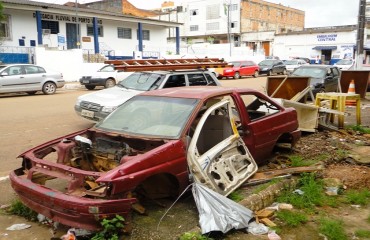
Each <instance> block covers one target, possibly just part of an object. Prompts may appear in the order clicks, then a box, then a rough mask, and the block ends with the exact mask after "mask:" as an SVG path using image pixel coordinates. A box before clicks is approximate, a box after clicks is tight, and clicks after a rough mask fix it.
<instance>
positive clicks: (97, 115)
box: [75, 105, 109, 122]
mask: <svg viewBox="0 0 370 240" xmlns="http://www.w3.org/2000/svg"><path fill="white" fill-rule="evenodd" d="M75 112H76V114H77V115H78V116H80V117H83V118H86V119H88V120H91V121H94V122H99V121H101V120H103V119H104V118H106V117H107V116H108V115H109V113H105V112H101V111H100V110H98V111H92V110H91V109H84V108H82V107H81V106H79V105H75Z"/></svg>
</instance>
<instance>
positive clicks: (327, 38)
mask: <svg viewBox="0 0 370 240" xmlns="http://www.w3.org/2000/svg"><path fill="white" fill-rule="evenodd" d="M336 40H337V34H320V35H317V41H319V42H334V41H336Z"/></svg>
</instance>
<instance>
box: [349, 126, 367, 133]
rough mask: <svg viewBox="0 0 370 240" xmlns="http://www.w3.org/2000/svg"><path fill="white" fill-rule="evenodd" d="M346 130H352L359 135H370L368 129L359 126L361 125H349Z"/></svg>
mask: <svg viewBox="0 0 370 240" xmlns="http://www.w3.org/2000/svg"><path fill="white" fill-rule="evenodd" d="M346 129H352V130H353V131H356V132H360V133H365V134H369V133H370V128H367V127H364V126H361V125H349V126H347V127H346Z"/></svg>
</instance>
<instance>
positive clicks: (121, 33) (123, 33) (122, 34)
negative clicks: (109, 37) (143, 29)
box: [117, 27, 132, 39]
mask: <svg viewBox="0 0 370 240" xmlns="http://www.w3.org/2000/svg"><path fill="white" fill-rule="evenodd" d="M117 35H118V38H123V39H131V38H132V32H131V28H120V27H119V28H117Z"/></svg>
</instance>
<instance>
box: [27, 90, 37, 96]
mask: <svg viewBox="0 0 370 240" xmlns="http://www.w3.org/2000/svg"><path fill="white" fill-rule="evenodd" d="M36 93H37V91H32V92H27V94H28V95H35V94H36Z"/></svg>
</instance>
